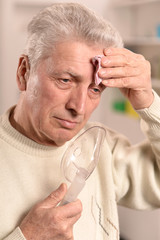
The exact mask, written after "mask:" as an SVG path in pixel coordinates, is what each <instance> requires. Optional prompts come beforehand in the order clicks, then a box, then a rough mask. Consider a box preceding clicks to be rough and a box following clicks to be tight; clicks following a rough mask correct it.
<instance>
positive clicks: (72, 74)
mask: <svg viewBox="0 0 160 240" xmlns="http://www.w3.org/2000/svg"><path fill="white" fill-rule="evenodd" d="M51 74H52V75H54V76H59V75H63V74H68V75H70V76H71V77H73V78H79V79H80V78H82V75H80V74H77V73H75V72H73V71H71V70H66V71H53V72H52V73H51Z"/></svg>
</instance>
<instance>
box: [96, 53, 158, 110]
mask: <svg viewBox="0 0 160 240" xmlns="http://www.w3.org/2000/svg"><path fill="white" fill-rule="evenodd" d="M104 55H105V57H102V62H101V66H102V68H101V69H100V70H99V77H100V78H102V79H103V81H102V83H103V84H104V85H105V86H106V87H116V88H119V89H120V90H121V92H122V93H123V94H124V95H125V97H127V98H128V100H129V101H130V102H131V104H132V106H133V107H134V108H135V109H137V110H138V109H142V108H147V107H149V106H150V105H151V104H152V102H153V99H154V96H153V93H152V85H151V69H150V63H149V62H148V61H146V60H145V58H144V57H143V56H142V55H139V54H135V53H133V52H131V51H129V50H127V49H125V48H122V49H120V48H109V49H104Z"/></svg>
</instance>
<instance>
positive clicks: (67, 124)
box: [55, 117, 78, 129]
mask: <svg viewBox="0 0 160 240" xmlns="http://www.w3.org/2000/svg"><path fill="white" fill-rule="evenodd" d="M55 118H56V120H57V122H58V123H59V124H60V125H61V127H63V128H67V129H74V128H75V127H76V125H77V124H78V122H77V121H71V120H67V119H62V118H58V117H55Z"/></svg>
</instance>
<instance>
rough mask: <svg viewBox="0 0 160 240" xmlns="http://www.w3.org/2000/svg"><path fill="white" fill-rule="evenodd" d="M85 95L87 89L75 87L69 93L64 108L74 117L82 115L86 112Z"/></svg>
mask: <svg viewBox="0 0 160 240" xmlns="http://www.w3.org/2000/svg"><path fill="white" fill-rule="evenodd" d="M87 94H88V89H86V88H84V87H81V88H80V87H77V88H76V89H74V90H73V91H72V92H71V93H70V96H69V100H68V102H67V104H66V108H67V109H68V110H70V111H71V112H72V114H73V115H75V116H76V115H83V114H84V113H85V111H86V103H87Z"/></svg>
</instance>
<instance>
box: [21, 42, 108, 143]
mask: <svg viewBox="0 0 160 240" xmlns="http://www.w3.org/2000/svg"><path fill="white" fill-rule="evenodd" d="M102 53H103V49H102V48H98V47H96V46H95V45H93V46H88V45H86V44H85V43H82V42H71V41H68V42H63V43H60V44H57V45H56V48H55V51H54V52H53V54H52V55H51V57H49V58H47V59H45V60H43V61H41V62H40V64H39V65H38V67H37V70H36V72H35V73H34V74H30V76H29V79H28V82H27V87H26V91H25V94H24V100H23V101H25V119H24V123H23V124H26V127H24V129H25V128H26V129H28V130H27V131H26V132H27V135H28V137H30V138H31V139H33V140H34V141H36V142H38V143H41V144H45V145H57V146H60V145H62V144H64V143H65V142H66V141H68V140H70V139H71V138H73V137H74V136H75V135H76V134H77V133H78V132H79V131H80V130H81V129H82V128H83V126H84V125H85V123H86V122H87V120H88V119H89V117H90V115H91V113H92V112H93V110H94V109H95V108H96V107H97V105H98V103H99V100H100V96H101V92H102V91H103V89H104V87H103V86H102V85H99V86H96V85H95V82H94V67H93V64H92V62H91V59H92V58H93V57H94V56H95V55H99V54H102Z"/></svg>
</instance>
